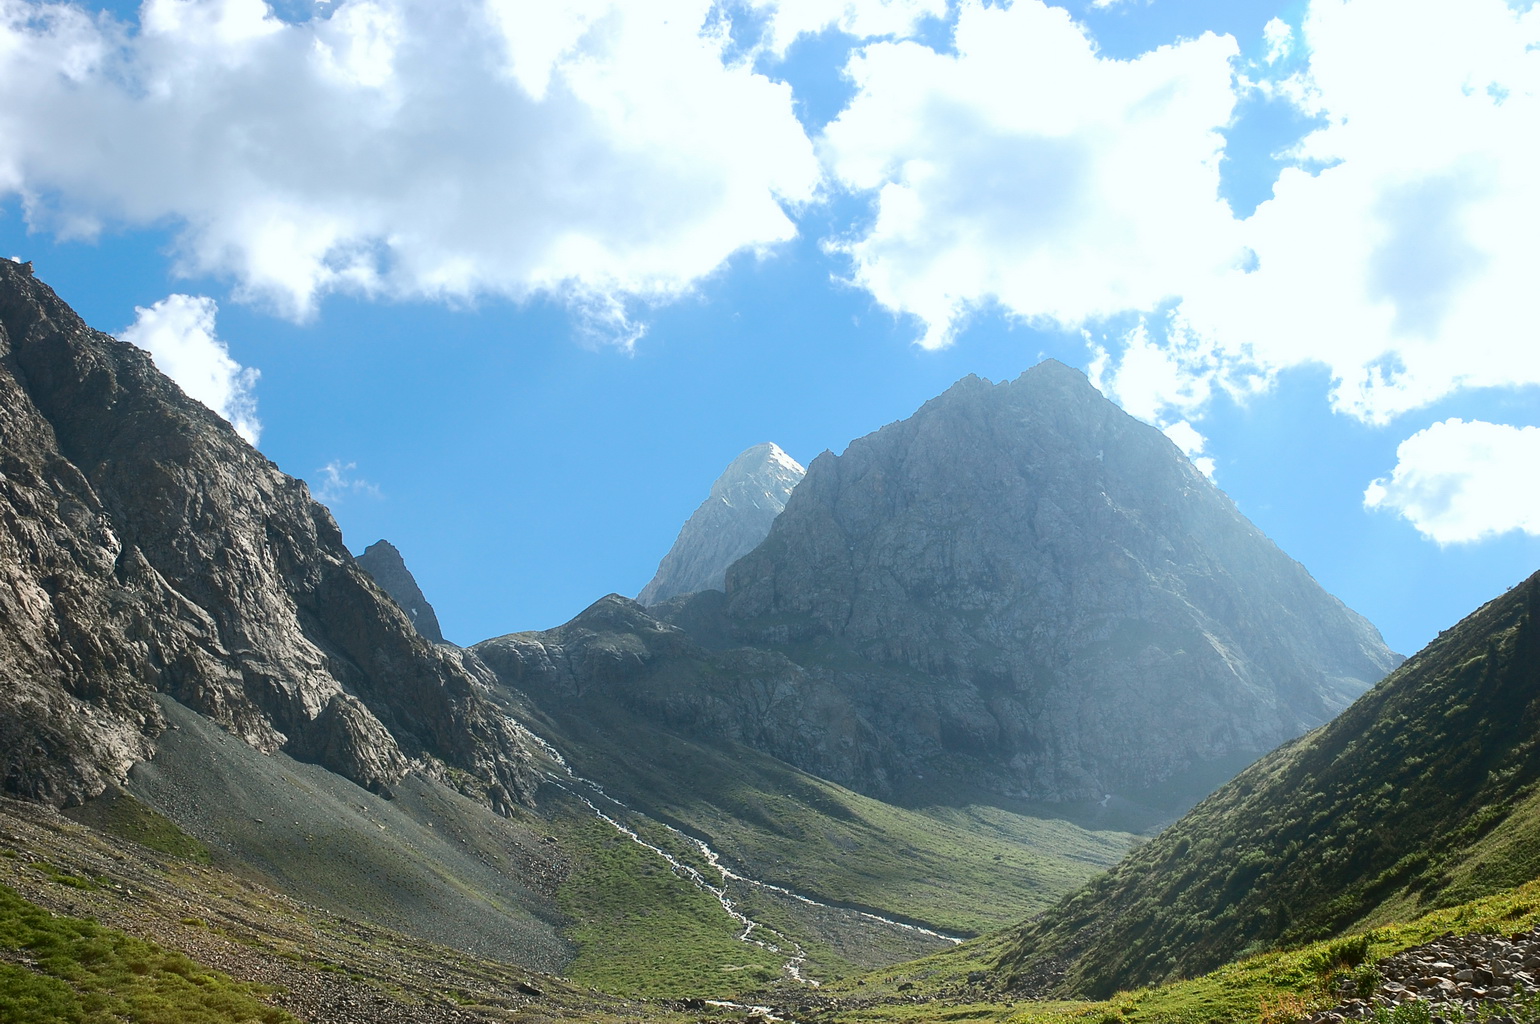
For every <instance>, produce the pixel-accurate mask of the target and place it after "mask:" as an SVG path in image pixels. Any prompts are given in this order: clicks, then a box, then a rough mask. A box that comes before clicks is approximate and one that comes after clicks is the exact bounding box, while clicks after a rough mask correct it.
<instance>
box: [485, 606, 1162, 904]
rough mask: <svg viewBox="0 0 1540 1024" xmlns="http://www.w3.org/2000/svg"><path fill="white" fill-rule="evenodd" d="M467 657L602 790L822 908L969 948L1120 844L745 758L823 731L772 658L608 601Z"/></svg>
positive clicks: (1117, 851) (1106, 859)
mask: <svg viewBox="0 0 1540 1024" xmlns="http://www.w3.org/2000/svg"><path fill="white" fill-rule="evenodd" d="M717 596H718V597H720V595H717ZM472 653H473V654H474V656H476V657H479V658H480V659H482V660H483V661H485V663H486V664H487V665H488V666H490V667H491V668H492V669H493V670H494V671H495V672H496V673H497V675H498V677H499V678H500V679H502V680H503V682H504V683H505V684H506V685H507V686H508V687H510V689H511V690H512V691H515V692H517V693H518V694H519V695H521V696H520V699H521V701H522V700H527V702H528V714H529V716H530V717H529V718H528V724H529V725H531V727H533V728H535V729H536V730H537V731H538V732H539V733H540V734H541V735H542V736H546V737H548V738H550V739H551V740H552V741H554V742H556V743H557V744H558V745H559V746H560V747H561V749H562V750H563V752H564V754H565V755H566V756H567V758H568V760H569V761H570V762H571V763H572V764H573V765H575V766H576V767H577V768H578V770H579V771H580V772H581V773H582V774H584V775H586V776H588V777H590V778H592V779H594V780H596V781H597V782H599V783H601V784H602V785H603V787H604V790H605V791H606V792H609V793H611V794H613V795H615V796H617V797H620V798H621V799H623V800H625V801H626V802H628V803H630V804H632V805H633V806H636V807H639V808H642V809H645V810H646V811H647V812H648V813H650V814H652V815H653V816H654V817H659V818H662V819H663V820H666V821H674V822H678V823H681V824H683V825H684V826H685V827H686V828H688V829H689V830H690V831H691V832H692V834H695V835H697V836H704V837H707V838H709V840H710V842H711V844H712V845H713V846H715V847H716V848H717V849H718V850H719V851H720V852H721V853H722V854H723V856H724V857H725V858H727V860H728V861H729V862H730V863H731V864H732V865H733V866H734V867H735V869H738V870H744V871H747V872H749V873H750V874H753V875H755V876H757V877H759V878H762V879H765V880H767V881H770V882H774V883H776V884H778V885H782V886H787V887H789V888H791V889H793V890H796V891H798V892H803V893H807V894H810V895H813V896H816V897H818V898H819V899H822V900H827V901H832V902H835V903H838V904H841V905H849V906H856V907H863V908H867V909H872V910H876V911H878V912H881V913H884V914H892V915H897V916H899V917H901V918H903V919H907V920H911V921H917V922H920V923H924V924H927V925H930V926H932V927H935V928H940V929H941V930H943V931H949V932H961V933H967V934H973V933H977V932H979V931H983V930H986V929H990V928H996V927H999V926H1000V925H1001V924H1002V923H1005V922H1007V921H1011V920H1017V919H1019V917H1020V916H1022V915H1024V914H1025V913H1029V912H1032V911H1033V910H1037V909H1042V908H1045V907H1047V906H1049V905H1051V903H1052V902H1053V901H1054V900H1056V899H1057V898H1058V895H1059V894H1062V893H1064V892H1066V891H1068V890H1069V889H1070V888H1072V887H1073V886H1075V885H1077V884H1079V882H1080V880H1082V879H1085V878H1088V877H1090V875H1091V874H1093V873H1094V872H1095V871H1097V870H1099V869H1100V868H1102V867H1104V866H1106V865H1108V864H1110V863H1111V862H1113V861H1114V860H1116V859H1117V857H1119V856H1120V855H1121V854H1122V852H1123V851H1124V850H1125V849H1127V847H1128V844H1129V843H1130V842H1131V841H1132V837H1131V836H1129V835H1126V834H1123V833H1116V832H1102V831H1098V832H1092V831H1089V830H1087V829H1084V828H1079V827H1077V826H1075V825H1072V824H1070V823H1068V822H1065V821H1058V820H1045V819H1043V818H1035V817H1029V816H1027V815H1025V814H1013V813H1010V812H1007V811H1003V810H999V809H996V808H983V807H974V808H966V807H958V808H948V809H947V810H946V812H944V813H943V812H941V811H939V810H935V809H932V811H931V813H920V812H919V811H916V810H912V809H905V808H899V807H894V806H891V805H888V804H883V803H880V802H878V801H876V800H873V799H869V798H867V797H863V796H860V795H858V794H855V793H852V792H850V791H849V790H847V789H844V788H843V787H840V786H836V785H833V784H831V783H828V782H825V781H823V780H822V779H818V778H815V777H813V776H810V775H808V774H806V773H805V772H803V771H799V770H797V769H796V768H794V767H792V766H791V765H789V764H787V763H785V762H784V761H782V760H777V759H776V758H774V757H771V756H769V755H767V754H765V753H761V752H760V750H754V749H751V747H759V748H760V749H761V750H763V749H765V748H788V749H792V750H795V747H796V744H797V742H798V737H799V735H802V734H804V733H805V734H812V733H814V732H816V731H818V730H820V729H826V728H827V723H825V722H822V721H815V720H810V719H808V718H806V717H798V716H796V715H793V716H787V715H786V714H784V713H783V712H785V711H786V710H788V709H792V708H794V707H795V706H796V705H797V701H796V700H795V695H796V693H797V692H798V690H799V689H800V688H803V687H805V686H809V685H816V684H810V683H809V681H808V680H807V678H806V674H805V673H803V672H802V671H801V670H800V669H799V668H798V667H797V666H796V665H795V664H793V663H791V662H790V661H788V660H787V659H786V658H784V657H783V656H781V655H779V654H775V653H771V652H765V651H756V650H751V649H735V650H725V651H712V650H708V649H706V648H704V647H702V646H700V645H698V644H697V643H695V642H694V641H693V640H692V639H691V638H690V637H689V636H688V635H687V634H686V633H685V632H684V631H682V630H680V629H678V628H675V627H673V626H671V625H669V624H667V623H664V622H660V621H658V620H656V619H654V618H653V617H652V616H651V615H649V614H648V613H647V611H646V610H645V609H643V608H642V607H641V606H640V605H639V604H637V603H636V602H634V601H631V600H628V599H626V598H624V597H620V596H619V595H615V594H612V595H609V596H608V597H604V598H601V599H600V600H599V601H596V602H595V603H594V604H593V605H592V606H590V607H589V608H587V609H585V610H584V611H583V612H582V613H581V614H580V615H578V616H577V617H576V618H575V619H573V620H572V621H571V622H569V623H567V624H565V625H563V626H559V627H557V628H555V629H550V630H545V631H542V632H531V633H515V634H511V635H508V636H504V637H498V638H495V639H492V640H487V641H483V642H482V643H479V644H477V645H475V647H474V648H472ZM808 713H809V712H808V711H807V709H806V708H804V709H803V710H802V711H801V712H800V713H799V714H800V715H802V716H805V715H807V714H808ZM795 909H796V908H795V906H794V907H793V910H795ZM798 912H799V913H800V911H798Z"/></svg>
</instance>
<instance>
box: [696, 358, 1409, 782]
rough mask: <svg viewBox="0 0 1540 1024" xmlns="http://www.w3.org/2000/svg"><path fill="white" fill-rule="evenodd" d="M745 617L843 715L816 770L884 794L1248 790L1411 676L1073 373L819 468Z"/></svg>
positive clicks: (973, 404) (971, 394) (779, 532)
mask: <svg viewBox="0 0 1540 1024" xmlns="http://www.w3.org/2000/svg"><path fill="white" fill-rule="evenodd" d="M727 594H728V599H729V600H728V607H727V616H728V619H729V622H730V627H731V632H732V635H733V636H734V637H735V638H736V640H737V641H738V642H739V643H743V644H749V645H754V646H758V647H764V648H769V649H773V650H779V651H782V652H784V653H786V654H787V655H788V656H789V657H790V658H791V659H792V660H794V661H795V662H797V663H798V664H799V665H800V666H802V667H803V668H804V669H805V670H806V671H807V672H808V673H809V674H811V675H812V676H814V677H816V678H817V679H818V680H819V681H820V689H822V690H825V691H826V692H825V694H824V696H823V697H822V699H821V703H822V704H825V705H827V704H828V703H829V702H831V701H834V702H838V703H841V704H843V706H844V708H845V713H844V714H843V715H842V716H839V718H840V720H841V721H843V722H845V723H847V724H846V725H845V726H844V727H843V728H841V729H840V730H839V731H837V732H836V733H834V734H829V735H823V736H821V737H819V738H818V739H817V740H816V742H813V741H809V742H807V743H804V746H805V747H806V746H812V747H815V748H816V749H815V750H814V757H813V758H812V760H811V761H802V760H799V761H797V763H798V764H799V766H801V767H804V768H806V769H808V770H811V771H814V772H818V773H821V774H826V775H828V776H829V777H831V778H834V779H835V780H837V781H839V782H842V783H845V784H847V785H852V786H855V787H856V788H860V789H864V790H866V791H868V792H876V793H884V792H891V791H893V790H895V789H900V788H903V787H905V786H908V785H910V784H913V783H915V782H916V781H917V780H919V779H920V778H921V777H924V779H925V780H926V782H925V783H924V784H925V785H926V786H927V787H928V786H932V785H933V784H934V783H935V782H936V780H938V779H943V780H945V779H950V780H954V781H957V782H961V783H966V784H968V785H982V786H985V787H986V788H989V789H992V790H995V791H997V792H1001V793H1005V794H1009V795H1015V796H1021V797H1027V798H1036V799H1049V800H1075V799H1099V798H1101V797H1103V795H1104V794H1116V793H1124V792H1128V791H1130V790H1135V789H1140V788H1143V787H1147V786H1149V785H1151V784H1158V783H1161V782H1162V780H1167V779H1171V778H1172V777H1174V776H1177V775H1178V774H1179V773H1182V772H1187V771H1192V770H1195V769H1197V768H1200V767H1201V766H1203V765H1205V764H1212V763H1216V762H1219V761H1223V760H1226V759H1228V762H1229V763H1230V764H1231V765H1232V766H1233V765H1234V764H1235V762H1236V759H1237V758H1240V757H1249V756H1255V755H1259V754H1261V753H1263V752H1265V751H1267V750H1269V749H1271V748H1272V747H1274V746H1276V745H1277V744H1278V743H1280V742H1282V741H1284V740H1286V739H1289V738H1291V737H1294V736H1297V735H1299V734H1300V733H1302V732H1304V731H1305V730H1307V729H1309V728H1311V727H1313V726H1316V725H1319V724H1320V723H1322V722H1324V721H1326V720H1328V719H1330V718H1331V717H1332V716H1333V715H1335V714H1336V713H1337V712H1338V711H1340V710H1341V709H1343V708H1344V707H1346V706H1347V705H1348V703H1350V702H1351V701H1352V700H1353V698H1355V697H1356V696H1358V695H1359V694H1361V693H1362V692H1364V691H1365V690H1366V689H1367V688H1368V687H1369V686H1370V685H1372V684H1373V683H1374V682H1375V681H1377V680H1378V679H1379V678H1380V677H1381V676H1383V675H1384V674H1385V673H1386V672H1387V671H1388V670H1390V669H1391V668H1393V667H1395V665H1396V664H1398V663H1399V661H1400V659H1399V658H1398V657H1397V656H1396V655H1394V654H1392V653H1391V652H1390V651H1389V650H1388V649H1387V648H1386V647H1385V644H1384V643H1383V641H1382V640H1381V638H1380V636H1379V634H1378V632H1377V631H1376V630H1375V629H1374V628H1373V627H1372V626H1371V625H1370V624H1369V623H1368V622H1367V621H1365V620H1364V619H1363V618H1362V617H1360V616H1358V615H1357V614H1355V613H1353V612H1352V611H1350V610H1349V609H1347V608H1346V607H1345V606H1344V605H1343V604H1342V603H1341V602H1340V601H1337V600H1336V599H1335V598H1333V597H1331V596H1330V595H1329V594H1327V593H1326V592H1325V591H1324V590H1322V589H1321V587H1320V586H1319V585H1318V584H1317V583H1316V582H1315V581H1314V580H1313V579H1312V578H1311V577H1310V575H1309V573H1307V572H1306V571H1305V570H1304V568H1303V567H1301V566H1300V565H1299V564H1298V563H1297V562H1295V561H1293V560H1292V559H1290V558H1289V557H1288V556H1287V555H1285V554H1284V553H1283V552H1281V551H1280V550H1278V548H1277V547H1276V546H1275V545H1274V544H1273V543H1272V542H1271V541H1269V540H1268V539H1267V538H1266V537H1265V536H1264V535H1263V534H1262V533H1261V531H1259V530H1258V529H1257V528H1256V527H1255V526H1253V525H1252V524H1251V523H1250V522H1248V521H1247V520H1246V519H1245V518H1244V517H1243V516H1242V515H1241V514H1240V513H1239V511H1237V509H1236V508H1235V506H1234V504H1233V503H1232V502H1231V501H1230V500H1229V499H1228V498H1227V497H1226V496H1225V495H1224V494H1223V493H1222V492H1221V491H1219V489H1218V488H1216V487H1215V486H1214V485H1213V484H1212V483H1211V482H1210V481H1209V480H1208V479H1206V478H1205V477H1204V476H1203V475H1202V474H1201V473H1200V472H1198V471H1197V470H1196V469H1195V468H1194V467H1193V466H1192V464H1191V463H1190V462H1189V461H1188V460H1187V459H1186V458H1185V457H1184V456H1183V455H1182V453H1181V452H1180V451H1179V450H1178V449H1177V448H1176V446H1175V445H1174V444H1172V443H1171V441H1170V440H1169V439H1167V438H1166V437H1165V436H1164V435H1163V434H1161V433H1160V431H1158V430H1156V429H1155V428H1153V427H1150V426H1148V425H1146V424H1143V423H1140V422H1139V421H1137V420H1135V419H1133V418H1132V417H1130V416H1128V415H1126V414H1125V413H1123V412H1122V411H1121V410H1120V409H1118V408H1117V407H1116V406H1115V405H1113V404H1112V403H1111V402H1109V401H1107V400H1106V399H1105V398H1103V397H1102V396H1101V394H1099V393H1098V392H1097V391H1096V390H1095V389H1094V388H1093V387H1091V385H1090V383H1089V382H1088V381H1087V380H1086V378H1085V376H1084V375H1083V374H1081V373H1080V372H1078V371H1076V370H1073V369H1070V368H1069V367H1067V366H1064V365H1062V364H1060V363H1056V362H1052V361H1049V362H1045V363H1043V364H1040V365H1039V366H1037V367H1035V368H1033V369H1032V370H1029V371H1028V372H1026V373H1024V374H1023V375H1022V376H1021V377H1020V378H1018V379H1017V380H1015V381H1013V382H1009V383H1002V384H990V383H989V382H987V381H984V380H981V379H979V378H977V377H969V378H967V379H965V380H962V381H960V382H959V383H958V384H957V385H955V386H954V387H952V388H951V389H950V390H948V391H947V392H946V393H945V394H944V395H942V396H940V397H939V398H936V399H934V400H932V401H931V402H928V403H927V404H926V405H925V406H924V407H923V408H921V409H920V410H919V411H918V412H917V413H916V414H915V415H914V416H912V417H910V418H909V419H907V420H904V421H902V422H899V423H894V424H890V425H889V426H887V427H884V428H882V429H881V430H879V431H877V432H875V433H873V434H870V435H868V436H866V437H864V438H861V439H859V440H857V441H855V442H853V443H852V444H851V445H850V446H849V448H848V449H847V450H846V451H845V453H844V454H843V455H839V456H836V455H833V454H829V453H825V454H824V455H821V456H819V458H818V459H816V460H815V461H814V462H813V464H812V465H811V466H810V467H809V469H808V473H807V476H806V478H805V479H804V480H803V481H802V482H801V483H800V484H799V485H798V486H797V489H796V491H795V492H794V493H793V494H792V496H791V499H790V501H789V502H788V503H787V506H786V509H785V510H784V511H783V512H782V513H781V515H780V516H778V517H777V518H776V519H775V521H774V524H773V525H772V527H771V529H770V533H769V535H768V537H767V538H766V540H765V541H764V543H762V544H761V545H760V546H759V547H757V548H756V549H755V550H754V551H752V552H751V553H749V554H748V555H745V556H744V557H743V558H741V559H739V560H738V561H737V562H735V563H734V564H733V565H732V567H731V568H730V569H729V570H728V573H727ZM873 736H875V737H877V740H876V741H875V743H873V741H872V740H871V739H870V737H873ZM777 753H781V752H780V751H777ZM782 756H785V755H784V754H782ZM842 765H843V766H850V765H873V766H876V767H875V770H859V771H856V772H854V773H852V771H850V770H844V769H842V768H841V767H840V766H842Z"/></svg>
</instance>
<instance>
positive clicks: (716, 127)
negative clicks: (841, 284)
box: [0, 0, 820, 339]
mask: <svg viewBox="0 0 1540 1024" xmlns="http://www.w3.org/2000/svg"><path fill="white" fill-rule="evenodd" d="M322 10H323V11H327V12H329V13H318V14H317V16H316V17H315V18H313V19H312V20H310V21H307V22H303V23H299V24H295V23H289V22H285V21H282V20H279V19H278V18H277V17H275V16H274V14H273V13H272V11H271V10H270V9H269V8H268V6H267V5H266V4H264V3H262V2H261V0H147V2H146V3H145V4H144V6H143V7H142V9H141V12H140V24H139V26H138V28H137V31H130V29H129V28H128V27H126V26H124V25H121V24H119V23H117V22H114V21H113V20H111V19H110V18H109V17H107V16H105V15H102V16H97V17H92V16H89V15H87V14H86V13H84V12H83V11H81V10H79V9H77V8H74V7H70V6H67V5H64V4H56V3H41V4H40V3H31V2H24V0H0V95H4V96H5V97H6V99H5V103H4V104H3V107H0V193H5V192H10V193H16V194H20V195H21V196H22V198H23V203H24V206H25V210H26V215H27V218H28V221H29V223H30V224H31V225H32V226H33V227H35V228H40V229H44V230H49V231H52V232H56V233H58V234H60V235H62V236H65V237H90V236H91V235H93V234H94V233H95V232H97V231H99V230H101V229H102V228H103V226H105V225H109V224H129V225H149V224H161V223H170V224H172V225H174V226H176V228H177V232H178V233H177V241H176V258H177V260H178V262H179V265H180V267H181V268H182V269H183V270H184V271H186V272H188V273H195V274H218V275H223V276H227V277H229V278H232V279H234V280H235V281H236V282H237V283H238V286H239V294H240V295H241V296H242V297H244V298H250V299H257V300H260V301H263V302H266V303H268V304H270V305H271V306H273V307H275V308H276V309H278V310H279V311H281V312H283V313H285V314H287V315H290V316H293V317H299V318H303V317H306V316H308V315H310V314H311V313H312V312H313V310H314V309H315V305H316V303H317V301H318V299H319V298H320V297H321V296H323V295H325V294H326V293H328V292H333V291H338V290H345V291H350V292H354V293H359V294H363V295H366V296H381V297H392V298H429V299H446V300H451V301H463V300H469V299H473V298H475V297H477V296H481V295H488V294H491V295H503V296H510V297H513V298H525V297H528V296H531V295H535V294H542V295H550V296H554V297H556V298H558V299H561V300H565V301H570V302H572V303H573V304H574V305H575V306H576V307H577V308H579V309H580V310H593V311H597V316H596V319H597V321H598V322H599V323H600V325H601V326H602V325H604V324H607V323H608V324H610V325H612V326H613V327H614V328H615V332H616V333H617V334H619V335H621V336H622V339H624V337H625V336H626V334H627V332H628V330H630V329H631V325H629V324H628V322H627V320H626V315H625V307H626V303H628V302H631V301H641V302H650V301H659V300H665V299H668V298H670V297H674V296H677V295H678V294H680V293H681V292H683V291H686V290H688V289H689V287H690V286H691V285H692V284H693V283H694V282H695V281H697V280H698V279H699V278H701V277H702V276H704V275H707V274H709V273H711V272H712V271H713V270H715V269H716V268H718V267H719V266H721V265H722V263H723V262H724V261H725V260H727V259H728V258H729V257H731V256H732V255H733V254H734V253H737V252H740V251H743V250H756V249H762V248H764V247H767V246H771V245H774V244H776V243H778V242H782V241H784V240H786V239H788V238H791V237H792V236H793V235H794V234H795V227H794V225H793V223H792V221H791V219H790V217H789V216H788V215H787V213H786V206H787V205H789V204H797V203H804V202H807V201H809V200H810V199H811V198H812V197H813V195H814V189H815V187H816V186H817V183H818V181H819V178H820V171H819V168H818V164H817V160H816V158H815V156H814V154H813V150H812V145H811V143H810V142H809V140H808V139H807V137H806V135H805V134H804V133H803V131H802V128H801V126H800V124H799V123H798V122H797V120H796V117H795V116H794V115H793V112H792V98H791V93H790V89H789V87H787V86H786V85H784V84H782V83H776V82H772V81H771V80H769V79H768V78H766V77H764V76H763V75H760V74H757V73H755V72H754V71H753V70H752V69H751V68H750V67H748V66H746V65H744V64H741V63H740V64H735V63H733V62H731V61H730V60H728V59H727V57H726V56H725V54H726V53H727V50H728V43H729V40H728V38H727V28H726V25H725V24H720V23H719V20H720V19H717V20H713V19H714V17H715V16H714V15H713V6H712V4H711V3H710V0H659V2H656V3H648V4H630V3H624V2H621V0H614V2H606V0H585V2H582V3H577V4H568V5H556V4H530V3H522V2H517V0H344V2H342V3H339V4H337V5H336V6H335V7H334V8H324V9H322ZM632 336H634V335H632Z"/></svg>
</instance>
